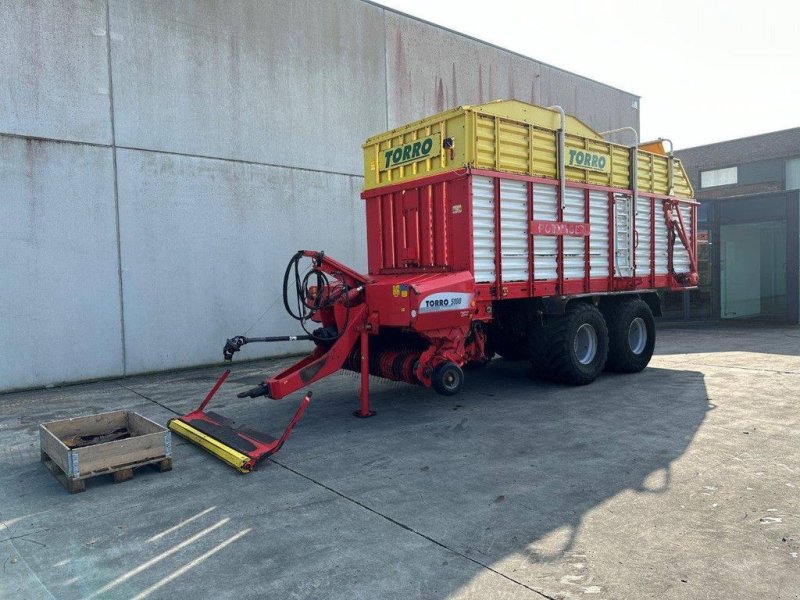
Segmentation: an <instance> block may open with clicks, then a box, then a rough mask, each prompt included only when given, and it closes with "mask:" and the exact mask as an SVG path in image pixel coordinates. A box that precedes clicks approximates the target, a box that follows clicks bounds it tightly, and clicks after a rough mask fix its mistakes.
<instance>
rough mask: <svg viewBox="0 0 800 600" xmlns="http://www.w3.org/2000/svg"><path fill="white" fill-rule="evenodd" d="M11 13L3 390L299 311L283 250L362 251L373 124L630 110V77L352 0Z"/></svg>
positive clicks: (1, 42) (2, 109) (70, 377)
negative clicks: (501, 113) (452, 112)
mask: <svg viewBox="0 0 800 600" xmlns="http://www.w3.org/2000/svg"><path fill="white" fill-rule="evenodd" d="M0 30H1V31H2V32H3V35H2V36H0V72H2V73H3V77H4V85H0V157H2V160H0V182H2V202H3V217H2V218H0V348H4V349H5V350H6V351H5V352H4V353H3V355H2V356H3V359H2V360H0V391H3V390H11V389H20V388H27V387H36V386H43V385H49V384H58V383H62V382H69V381H80V380H88V379H94V378H101V377H114V376H122V375H126V374H133V373H142V372H149V371H159V370H166V369H174V368H180V367H189V366H194V365H201V364H209V363H213V362H218V361H219V360H220V357H221V348H222V344H223V343H224V340H225V339H226V338H227V337H230V336H231V335H234V334H244V333H248V332H249V333H250V335H274V334H286V333H293V332H295V331H296V329H295V327H296V323H295V322H294V321H292V320H291V319H290V318H289V317H287V316H285V315H284V314H283V309H282V306H281V303H280V302H279V301H278V302H276V300H277V299H278V297H279V294H280V289H281V283H282V276H283V269H284V267H285V264H286V262H287V261H288V259H289V257H290V256H291V254H293V253H294V252H295V251H296V250H297V249H298V248H313V249H321V250H325V251H326V252H327V253H328V254H329V255H331V256H334V257H336V258H337V259H339V260H341V261H343V262H345V263H347V264H350V265H353V266H354V267H355V268H359V269H360V268H363V267H364V266H365V265H366V240H365V227H364V208H363V205H362V202H361V200H360V199H359V194H360V192H361V187H362V155H361V144H362V143H363V142H364V140H365V139H366V138H367V137H369V136H370V135H374V134H376V133H379V132H382V131H386V130H388V129H390V128H392V127H395V126H398V125H401V124H403V123H407V122H410V121H413V120H416V119H420V118H422V117H425V116H428V115H431V114H434V113H436V112H438V111H441V110H444V109H446V108H450V107H455V106H458V105H461V104H473V103H481V102H486V101H489V100H492V99H495V98H517V99H520V100H524V101H529V102H533V103H536V104H543V105H551V104H560V105H561V106H563V107H564V109H565V110H566V111H567V112H569V113H571V114H574V115H577V116H579V117H580V118H581V119H582V120H583V121H584V122H586V123H587V124H588V125H589V126H591V127H592V128H594V129H596V130H597V131H605V130H609V129H615V128H618V127H624V126H632V127H636V128H638V125H639V98H638V97H637V96H635V95H633V94H631V93H628V92H625V91H622V90H619V89H616V88H613V87H611V86H608V85H604V84H602V83H599V82H596V81H593V80H590V79H587V78H585V77H581V76H579V75H575V74H573V73H569V72H567V71H564V70H562V69H559V68H557V67H553V66H551V65H547V64H544V63H541V62H538V61H536V60H533V59H530V58H527V57H525V56H521V55H519V54H515V53H513V52H509V51H507V50H504V49H503V48H498V47H496V46H493V45H490V44H487V43H484V42H481V41H479V40H476V39H473V38H470V37H467V36H463V35H460V34H458V33H455V32H453V31H449V30H447V29H444V28H441V27H437V26H434V25H432V24H430V23H426V22H423V21H420V20H417V19H414V18H412V17H410V16H408V15H405V14H401V13H398V12H395V11H392V10H388V9H384V8H383V7H380V6H377V5H375V4H372V3H369V2H362V1H360V0H326V1H325V2H319V1H317V0H273V1H271V2H258V1H254V0H207V1H204V2H193V1H181V0H173V1H165V2H129V1H128V0H76V1H74V2H63V3H62V2H50V1H47V0H31V1H29V2H19V1H17V0H0ZM302 350H305V347H301V346H298V345H292V344H291V343H288V344H276V345H266V344H265V345H260V347H253V348H252V349H248V351H247V352H246V353H245V356H244V357H245V358H256V357H259V356H267V355H276V354H285V353H287V352H292V351H294V352H297V351H302Z"/></svg>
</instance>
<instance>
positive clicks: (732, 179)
mask: <svg viewBox="0 0 800 600" xmlns="http://www.w3.org/2000/svg"><path fill="white" fill-rule="evenodd" d="M738 171H739V170H738V168H737V167H728V168H727V169H714V170H713V171H702V172H701V173H700V187H701V188H710V187H716V186H718V185H731V184H732V183H736V182H737V180H738V177H737V175H738Z"/></svg>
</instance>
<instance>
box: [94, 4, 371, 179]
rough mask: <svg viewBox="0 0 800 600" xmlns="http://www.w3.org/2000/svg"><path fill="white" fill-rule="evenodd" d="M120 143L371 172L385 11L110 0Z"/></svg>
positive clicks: (363, 7)
mask: <svg viewBox="0 0 800 600" xmlns="http://www.w3.org/2000/svg"><path fill="white" fill-rule="evenodd" d="M110 15H111V33H112V62H113V66H114V101H115V114H116V135H117V144H118V145H120V146H128V147H134V148H146V149H157V150H166V151H171V152H180V153H185V154H194V155H202V156H215V157H221V158H230V159H240V160H247V161H256V162H262V163H269V164H273V165H285V166H295V167H302V168H305V169H319V170H324V171H334V172H341V173H352V174H360V173H361V170H362V162H361V160H362V159H361V153H360V148H359V145H360V144H361V143H362V142H363V140H364V139H366V138H367V137H369V136H370V135H372V134H375V133H378V132H380V131H382V130H383V129H384V128H385V125H386V101H385V73H384V71H385V62H384V40H383V11H382V10H381V9H379V8H377V7H375V6H372V5H369V4H365V3H362V2H353V1H352V0H335V1H333V0H332V1H326V2H316V1H314V0H280V1H277V0H276V1H272V2H257V1H242V0H239V1H235V2H234V1H231V2H198V3H191V2H128V1H127V0H115V1H113V2H112V3H111V6H110Z"/></svg>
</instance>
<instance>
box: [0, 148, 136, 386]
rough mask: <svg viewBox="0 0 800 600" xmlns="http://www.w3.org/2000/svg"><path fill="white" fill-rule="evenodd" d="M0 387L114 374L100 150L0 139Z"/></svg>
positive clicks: (117, 369)
mask: <svg viewBox="0 0 800 600" xmlns="http://www.w3.org/2000/svg"><path fill="white" fill-rule="evenodd" d="M0 156H2V157H3V160H2V161H0V181H2V188H3V194H2V197H3V217H2V218H0V348H1V349H2V350H0V357H1V358H0V389H14V388H22V387H29V386H35V385H47V384H53V383H60V382H63V381H75V380H79V379H89V378H94V377H107V376H112V375H121V374H122V368H123V365H122V340H121V325H120V297H119V279H118V272H117V241H116V212H115V207H114V183H113V174H114V171H113V166H112V158H111V149H110V148H98V147H95V146H87V145H84V144H68V143H60V142H45V141H36V140H24V139H19V138H9V137H0Z"/></svg>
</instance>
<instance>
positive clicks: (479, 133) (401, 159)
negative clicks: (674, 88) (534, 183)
mask: <svg viewBox="0 0 800 600" xmlns="http://www.w3.org/2000/svg"><path fill="white" fill-rule="evenodd" d="M560 125H561V116H560V114H559V113H558V112H557V111H554V110H551V109H549V108H545V107H542V106H536V105H534V104H528V103H526V102H521V101H519V100H495V101H494V102H489V103H487V104H480V105H475V106H459V107H458V108H454V109H451V110H448V111H445V112H443V113H439V114H437V115H433V116H432V117H428V118H425V119H421V120H419V121H415V122H413V123H409V124H408V125H405V126H403V127H398V128H397V129H393V130H391V131H388V132H386V133H382V134H380V135H376V136H373V137H371V138H369V139H368V140H367V141H366V143H365V144H364V146H363V148H364V189H366V190H369V189H373V188H377V187H382V186H386V185H392V184H397V183H402V182H405V181H410V180H413V179H419V178H421V177H426V176H428V175H435V174H437V173H442V172H445V171H451V170H455V169H459V168H462V167H465V166H473V167H476V168H479V169H490V170H493V171H504V172H509V173H520V174H526V175H533V176H537V177H549V178H553V179H556V178H557V177H558V129H559V127H560ZM565 142H566V152H565V157H564V158H565V165H566V177H567V179H568V180H570V181H580V182H583V183H591V184H595V185H605V186H609V187H615V188H621V189H630V149H629V148H628V147H627V146H622V145H619V144H612V143H610V142H606V141H605V140H604V139H603V137H602V136H601V135H600V134H598V133H597V132H595V131H593V130H592V129H590V128H589V127H588V126H587V125H585V124H584V123H583V122H581V121H580V120H579V119H577V118H575V117H572V116H567V124H566V138H565ZM669 160H670V159H669V158H668V157H667V156H664V155H662V154H659V153H653V152H647V151H644V150H642V149H640V150H639V151H638V165H637V166H638V174H637V177H638V182H637V184H638V189H639V190H640V191H644V192H652V193H655V194H663V195H675V196H679V197H685V198H691V197H692V196H693V194H694V193H693V191H692V187H691V184H690V183H689V179H688V178H687V177H686V173H685V172H684V170H683V167H682V166H681V164H680V161H678V160H677V159H673V182H672V188H673V189H672V193H671V194H670V192H669V189H668V188H669V183H668V180H669Z"/></svg>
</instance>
